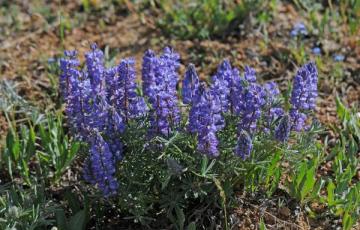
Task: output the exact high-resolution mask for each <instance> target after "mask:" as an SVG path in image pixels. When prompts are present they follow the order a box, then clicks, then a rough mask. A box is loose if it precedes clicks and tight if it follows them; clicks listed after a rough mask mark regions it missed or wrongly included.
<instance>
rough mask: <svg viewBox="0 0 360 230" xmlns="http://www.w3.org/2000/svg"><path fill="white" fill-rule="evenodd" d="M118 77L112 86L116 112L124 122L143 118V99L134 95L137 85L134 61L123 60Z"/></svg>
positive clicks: (144, 106)
mask: <svg viewBox="0 0 360 230" xmlns="http://www.w3.org/2000/svg"><path fill="white" fill-rule="evenodd" d="M117 71H118V77H117V78H116V80H115V81H116V83H115V84H114V86H115V87H116V90H115V92H114V95H113V100H114V101H115V102H114V104H115V105H116V108H117V111H118V113H119V114H121V116H122V117H123V118H124V121H125V122H128V120H129V119H132V118H138V117H141V116H144V115H145V113H146V111H147V107H146V104H145V101H144V98H142V97H139V96H138V95H137V93H136V90H137V85H136V82H135V79H136V74H135V61H134V59H132V58H129V59H124V60H122V61H121V62H120V64H119V66H118V68H117Z"/></svg>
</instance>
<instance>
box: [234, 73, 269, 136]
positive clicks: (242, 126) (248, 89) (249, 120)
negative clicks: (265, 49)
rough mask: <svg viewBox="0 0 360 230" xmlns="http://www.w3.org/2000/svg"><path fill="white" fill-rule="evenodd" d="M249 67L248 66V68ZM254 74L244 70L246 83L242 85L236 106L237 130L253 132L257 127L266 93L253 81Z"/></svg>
mask: <svg viewBox="0 0 360 230" xmlns="http://www.w3.org/2000/svg"><path fill="white" fill-rule="evenodd" d="M249 69H250V68H248V70H249ZM254 76H255V74H254V73H253V72H252V71H245V74H244V78H245V82H244V83H243V84H246V85H245V86H242V87H243V89H242V92H241V94H240V98H239V103H240V105H239V106H238V114H239V115H240V118H241V120H240V122H239V130H245V131H247V132H248V133H250V134H251V133H253V132H254V131H255V130H256V128H257V122H258V120H259V118H260V116H261V110H262V107H263V106H264V105H265V103H266V101H265V97H266V93H265V90H264V88H263V87H262V86H261V85H259V84H257V83H255V81H256V78H255V80H254Z"/></svg>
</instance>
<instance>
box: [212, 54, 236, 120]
mask: <svg viewBox="0 0 360 230" xmlns="http://www.w3.org/2000/svg"><path fill="white" fill-rule="evenodd" d="M233 74H234V73H233V69H232V67H231V64H230V62H229V61H228V60H224V61H223V62H222V63H221V64H220V65H219V66H218V69H217V72H216V74H215V75H214V76H213V77H212V84H211V86H210V87H211V93H212V94H213V96H217V97H218V98H219V100H220V105H221V111H222V112H223V113H226V112H228V111H229V106H230V86H231V81H232V79H233Z"/></svg>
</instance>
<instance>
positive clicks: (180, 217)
mask: <svg viewBox="0 0 360 230" xmlns="http://www.w3.org/2000/svg"><path fill="white" fill-rule="evenodd" d="M175 212H176V221H177V224H178V227H179V229H180V230H183V229H184V223H185V214H184V211H183V210H182V208H179V207H178V206H176V207H175Z"/></svg>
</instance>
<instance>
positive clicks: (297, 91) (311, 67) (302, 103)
mask: <svg viewBox="0 0 360 230" xmlns="http://www.w3.org/2000/svg"><path fill="white" fill-rule="evenodd" d="M317 83H318V72H317V69H316V65H315V63H313V62H310V63H308V64H305V65H304V66H303V67H301V68H300V69H299V70H298V71H297V73H296V76H295V78H294V83H293V89H292V92H291V98H290V103H291V109H290V117H291V120H292V122H293V129H294V130H296V131H300V130H302V129H303V125H304V123H305V120H306V114H305V113H304V112H306V111H310V110H313V109H314V108H315V105H316V97H317V95H318V92H317Z"/></svg>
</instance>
